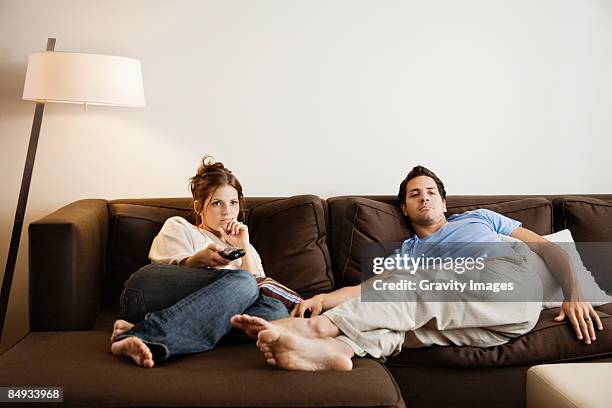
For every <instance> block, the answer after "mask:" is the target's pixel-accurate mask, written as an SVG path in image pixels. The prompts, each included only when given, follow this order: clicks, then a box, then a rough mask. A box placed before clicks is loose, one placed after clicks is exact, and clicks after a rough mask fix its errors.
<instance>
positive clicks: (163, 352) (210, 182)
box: [111, 156, 287, 368]
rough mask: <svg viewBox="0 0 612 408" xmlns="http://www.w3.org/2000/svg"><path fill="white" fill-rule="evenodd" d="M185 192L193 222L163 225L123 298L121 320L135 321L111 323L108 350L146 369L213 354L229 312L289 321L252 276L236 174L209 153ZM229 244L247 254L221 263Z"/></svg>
mask: <svg viewBox="0 0 612 408" xmlns="http://www.w3.org/2000/svg"><path fill="white" fill-rule="evenodd" d="M190 189H191V193H192V196H193V205H192V207H193V212H194V215H195V219H196V224H195V225H193V224H191V223H189V222H188V221H187V220H185V219H184V218H182V217H171V218H169V219H168V220H166V222H165V223H164V225H163V227H162V229H161V231H160V232H159V234H158V235H157V236H156V237H155V239H154V240H153V244H152V246H151V250H150V252H149V258H150V260H151V262H152V263H153V264H152V265H148V266H145V267H144V268H141V269H140V270H138V271H137V272H136V273H134V274H133V275H132V276H131V277H130V279H129V280H128V281H127V282H126V284H125V289H124V291H123V293H122V295H121V311H122V314H123V316H124V317H125V318H127V319H128V320H130V321H133V322H138V323H137V324H136V325H133V324H132V323H129V322H128V321H126V320H117V321H116V322H115V324H114V327H113V334H112V337H111V342H112V344H111V352H112V353H113V354H114V355H120V356H126V357H131V358H132V359H133V360H134V362H135V363H136V364H138V365H140V366H143V367H147V368H150V367H153V365H154V364H155V363H158V362H161V361H164V360H166V359H167V358H169V357H171V356H174V355H178V354H187V353H196V352H202V351H206V350H210V349H212V348H213V347H214V346H215V345H216V344H217V343H218V342H219V340H220V339H221V338H222V337H224V336H225V335H226V334H228V333H229V332H230V330H231V325H230V321H229V320H230V317H231V316H233V315H234V314H237V313H243V312H244V313H248V314H251V315H256V316H260V317H263V318H266V319H268V320H276V319H280V318H283V317H286V316H287V309H286V308H285V306H284V305H283V304H282V303H281V302H280V301H278V300H276V299H272V298H269V297H267V296H265V295H263V294H261V293H260V292H259V289H258V287H257V284H256V281H255V277H261V276H265V275H264V271H263V267H262V265H261V259H260V257H259V255H258V254H257V251H256V250H255V248H253V246H252V245H251V244H250V242H249V232H248V228H247V226H246V225H244V224H243V223H241V222H239V221H238V214H239V212H240V203H241V201H242V199H243V194H242V186H241V185H240V182H239V181H238V179H237V178H236V176H234V175H233V174H232V173H231V171H230V170H228V169H227V168H225V166H223V164H222V163H215V162H214V160H213V159H212V158H211V157H210V156H206V157H204V158H203V159H202V163H201V165H200V167H199V169H198V172H197V174H196V175H195V176H193V177H192V178H191V179H190ZM229 246H231V247H238V248H242V249H244V250H245V254H244V256H243V257H241V258H238V259H235V260H232V261H230V260H228V259H225V258H224V257H223V256H221V251H223V250H224V249H225V248H227V247H229ZM143 319H144V320H143Z"/></svg>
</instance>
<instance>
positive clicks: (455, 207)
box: [328, 196, 553, 286]
mask: <svg viewBox="0 0 612 408" xmlns="http://www.w3.org/2000/svg"><path fill="white" fill-rule="evenodd" d="M476 201H477V204H471V203H470V201H469V200H466V199H465V198H461V199H460V200H454V199H453V197H448V198H447V209H448V212H447V216H450V215H452V214H459V213H462V212H465V211H469V210H474V209H477V208H487V209H490V210H492V211H495V212H498V213H500V214H504V215H506V216H508V217H510V218H513V219H515V220H518V221H520V222H521V223H522V224H523V226H524V227H525V228H529V229H531V230H533V231H535V232H537V233H538V234H541V235H544V234H550V233H551V232H552V224H553V222H552V205H551V203H550V202H549V201H548V200H546V199H544V198H526V199H522V200H510V201H504V199H503V198H495V197H492V198H490V199H489V200H488V202H486V201H485V202H483V200H482V197H480V198H478V200H476ZM328 205H329V213H330V219H331V221H330V233H331V234H330V243H329V246H330V252H331V254H332V259H333V262H334V263H333V265H334V275H335V280H336V282H337V286H346V285H356V284H358V283H360V282H361V266H360V265H361V257H362V255H363V250H364V247H365V245H366V244H367V243H368V242H398V241H404V240H405V239H407V238H408V237H409V236H411V235H412V234H414V231H413V230H412V227H411V226H410V224H409V223H408V222H407V220H406V218H405V217H404V215H403V214H402V211H401V210H400V208H399V207H398V206H397V204H395V198H394V197H391V196H379V197H371V198H368V197H334V198H331V199H329V200H328Z"/></svg>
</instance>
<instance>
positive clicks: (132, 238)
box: [105, 198, 191, 305]
mask: <svg viewBox="0 0 612 408" xmlns="http://www.w3.org/2000/svg"><path fill="white" fill-rule="evenodd" d="M190 203H191V200H190V199H188V198H184V199H157V200H155V199H154V200H146V199H144V200H115V201H111V202H110V203H109V228H108V245H107V250H106V282H105V292H106V293H105V304H107V305H114V304H117V303H118V302H119V295H120V294H121V290H122V289H123V283H124V282H125V281H126V280H127V279H128V278H129V277H130V275H131V274H132V273H134V272H136V270H138V269H139V268H140V267H142V266H144V265H146V264H148V263H149V249H150V248H151V244H152V243H153V239H154V238H155V236H156V235H157V233H158V232H159V230H160V229H161V227H162V225H164V222H165V221H166V220H167V219H168V218H170V217H173V216H176V215H179V216H183V217H187V216H188V214H189V205H190Z"/></svg>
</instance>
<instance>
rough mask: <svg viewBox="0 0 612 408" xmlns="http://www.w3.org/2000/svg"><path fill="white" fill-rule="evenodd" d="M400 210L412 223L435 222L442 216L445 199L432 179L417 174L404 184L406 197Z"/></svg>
mask: <svg viewBox="0 0 612 408" xmlns="http://www.w3.org/2000/svg"><path fill="white" fill-rule="evenodd" d="M402 211H403V212H404V215H405V216H406V217H408V219H410V222H412V223H413V224H420V225H430V224H435V223H436V222H438V221H440V219H441V217H442V218H443V217H444V212H446V200H443V199H442V197H441V196H440V192H439V191H438V186H437V184H436V182H435V181H434V179H432V178H431V177H428V176H418V177H415V178H413V179H411V180H410V181H409V182H408V184H406V198H405V200H404V204H403V205H402Z"/></svg>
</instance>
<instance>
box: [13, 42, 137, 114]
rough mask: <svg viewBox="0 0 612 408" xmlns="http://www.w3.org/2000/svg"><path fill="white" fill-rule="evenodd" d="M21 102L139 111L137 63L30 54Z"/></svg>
mask: <svg viewBox="0 0 612 408" xmlns="http://www.w3.org/2000/svg"><path fill="white" fill-rule="evenodd" d="M23 99H26V100H31V101H44V102H68V103H85V104H91V105H119V106H141V107H142V106H145V97H144V88H143V85H142V71H141V68H140V61H138V60H136V59H133V58H126V57H115V56H111V55H96V54H79V53H72V52H57V51H43V52H34V53H31V54H30V58H29V60H28V69H27V72H26V79H25V85H24V87H23Z"/></svg>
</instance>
